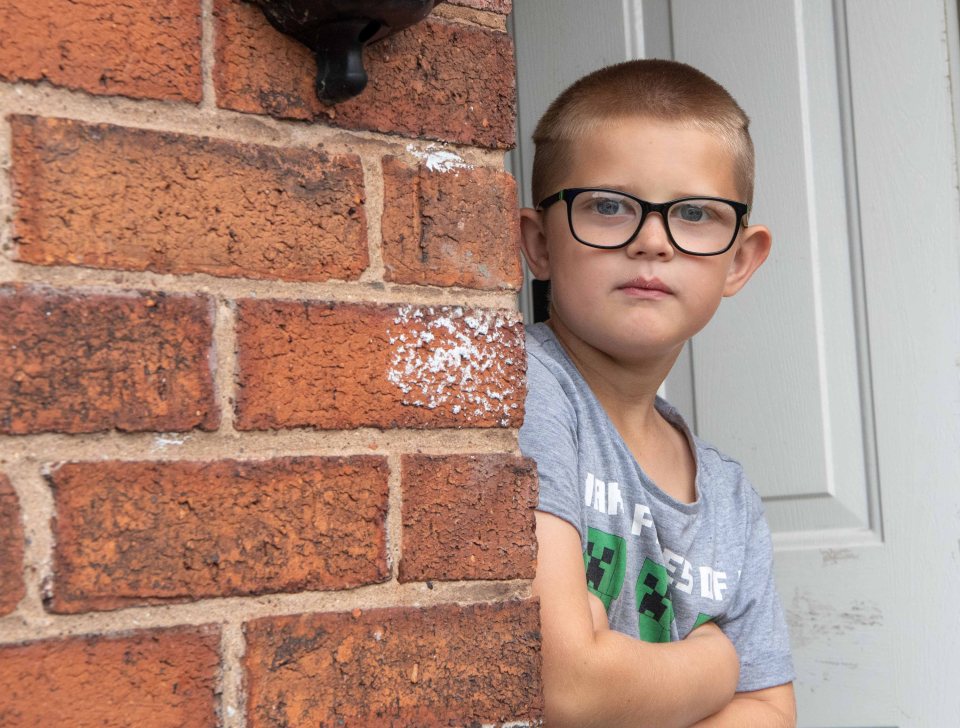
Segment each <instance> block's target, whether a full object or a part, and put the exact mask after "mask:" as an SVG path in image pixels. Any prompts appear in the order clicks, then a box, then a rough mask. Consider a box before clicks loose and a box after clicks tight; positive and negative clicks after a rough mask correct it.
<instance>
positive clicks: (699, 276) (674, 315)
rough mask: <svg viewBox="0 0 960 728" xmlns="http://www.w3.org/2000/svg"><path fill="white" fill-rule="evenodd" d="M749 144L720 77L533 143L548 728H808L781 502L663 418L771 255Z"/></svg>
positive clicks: (547, 121) (658, 64) (743, 120)
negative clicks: (684, 367) (675, 391)
mask: <svg viewBox="0 0 960 728" xmlns="http://www.w3.org/2000/svg"><path fill="white" fill-rule="evenodd" d="M748 124H749V121H748V119H747V117H746V115H745V114H744V113H743V111H742V110H741V109H740V107H739V106H738V105H737V103H736V102H735V101H734V100H733V98H731V97H730V95H729V94H728V93H727V92H726V91H725V90H724V89H723V88H722V87H721V86H719V85H718V84H717V83H716V82H714V81H713V80H712V79H710V78H708V77H707V76H705V75H704V74H702V73H700V72H699V71H697V70H695V69H693V68H691V67H689V66H686V65H684V64H680V63H675V62H671V61H654V60H642V61H630V62H627V63H622V64H618V65H616V66H611V67H608V68H604V69H601V70H599V71H597V72H595V73H592V74H590V75H588V76H586V77H584V78H583V79H581V80H580V81H578V82H577V83H575V84H574V85H573V86H571V87H570V88H569V89H567V90H566V91H565V92H564V93H563V94H561V95H560V97H559V98H557V100H556V101H554V103H553V104H552V105H551V107H550V108H549V109H548V110H547V112H546V114H545V115H544V117H543V118H542V119H541V121H540V123H539V125H538V126H537V129H536V132H535V134H534V141H535V143H536V155H535V161H534V167H533V194H534V200H535V201H536V202H537V207H536V209H525V210H523V211H521V225H522V232H523V235H522V246H523V252H524V256H525V257H526V260H527V263H528V264H529V267H530V270H531V271H532V272H533V275H534V276H535V277H536V278H538V279H540V280H549V281H550V285H551V300H550V319H549V321H547V322H546V324H536V325H534V326H531V327H530V328H529V329H528V334H527V344H528V395H527V404H526V419H525V421H524V424H523V427H522V429H521V431H520V446H521V449H522V450H523V452H524V453H525V454H526V455H528V456H530V457H532V458H533V459H534V460H536V462H537V467H538V471H539V474H540V504H539V506H538V511H537V539H538V541H539V557H538V565H537V573H536V578H535V580H534V592H535V594H536V595H537V596H538V597H539V598H540V609H541V624H542V630H543V684H544V693H545V701H546V719H547V725H549V726H577V727H581V726H620V725H623V726H656V727H657V728H664V727H666V726H690V725H698V726H699V725H703V726H706V725H718V726H720V725H724V726H726V725H729V726H738V727H742V726H792V725H794V723H795V704H794V695H793V686H792V680H793V668H792V665H791V658H790V651H789V643H788V637H787V633H786V627H785V624H784V619H783V614H782V610H781V607H780V604H779V601H778V598H777V595H776V592H775V590H774V583H773V575H772V568H771V567H772V565H771V559H772V552H771V547H770V535H769V531H768V528H767V525H766V523H765V521H764V517H763V508H762V505H761V502H760V498H759V497H758V496H757V494H756V492H755V491H754V490H753V488H752V487H751V486H750V484H749V483H748V482H747V480H746V478H745V477H744V475H743V473H742V471H741V469H740V466H739V464H738V463H736V462H735V461H733V460H731V459H729V458H728V457H726V456H725V455H723V454H721V453H720V452H718V451H717V450H716V449H714V448H713V447H711V446H710V445H708V444H706V443H704V442H702V441H700V440H699V439H697V438H696V437H694V436H693V435H692V434H691V433H690V430H689V429H688V428H687V426H686V425H685V424H684V422H683V420H682V419H681V418H680V416H679V415H678V414H677V412H676V411H675V410H674V409H673V408H671V406H670V405H669V404H667V403H666V402H664V401H663V400H661V399H659V398H658V397H657V389H658V388H659V387H660V385H661V383H662V382H663V380H664V379H665V377H666V376H667V373H668V372H669V371H670V368H671V367H672V366H673V364H674V362H675V361H676V359H677V356H678V355H679V353H680V350H681V349H682V347H683V344H684V342H686V341H687V340H688V339H689V338H690V337H691V336H693V335H694V334H695V333H696V332H697V331H699V330H700V329H701V328H702V327H703V326H704V325H706V323H707V322H708V321H709V320H710V317H711V316H712V315H713V313H714V312H715V311H716V309H717V307H718V306H719V304H720V300H721V298H723V297H724V296H732V295H734V294H735V293H736V292H737V291H739V290H740V289H741V288H742V287H743V286H744V284H746V282H747V280H749V278H750V276H751V275H752V274H753V273H754V271H756V269H757V268H758V267H759V266H760V265H761V264H762V263H763V261H764V259H765V258H766V257H767V253H768V252H769V250H770V242H771V237H770V232H769V231H768V230H767V229H766V228H765V227H763V226H760V225H749V224H748V223H747V216H748V212H749V205H750V202H751V199H752V194H753V144H752V142H751V140H750V136H749V133H748V131H747V126H748ZM584 577H586V578H584Z"/></svg>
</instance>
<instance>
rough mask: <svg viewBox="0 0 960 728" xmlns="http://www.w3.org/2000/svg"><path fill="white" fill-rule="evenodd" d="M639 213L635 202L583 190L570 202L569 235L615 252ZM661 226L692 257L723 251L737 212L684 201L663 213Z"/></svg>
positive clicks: (708, 203) (634, 227)
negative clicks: (570, 226)
mask: <svg viewBox="0 0 960 728" xmlns="http://www.w3.org/2000/svg"><path fill="white" fill-rule="evenodd" d="M642 217H643V209H642V207H641V206H640V203H639V202H637V201H636V200H634V199H632V198H630V197H625V196H622V195H618V194H616V193H615V192H608V191H603V190H585V191H583V192H581V193H580V194H578V195H577V196H576V197H575V198H574V199H573V200H571V201H570V222H571V224H572V226H573V233H574V235H576V236H577V237H578V238H580V239H581V240H582V241H584V242H586V243H589V244H590V245H596V246H599V247H604V248H606V247H610V248H615V247H618V246H621V245H623V244H624V243H626V242H627V241H628V240H630V239H631V238H632V237H633V235H634V234H635V233H636V232H637V228H638V227H639V225H640V220H641V218H642ZM665 222H666V224H667V227H668V229H669V231H670V234H671V236H672V237H673V240H674V242H675V243H676V244H677V245H678V246H679V247H680V248H683V249H684V250H688V251H690V252H692V253H714V252H717V251H720V250H723V249H724V248H726V247H727V246H728V245H729V244H730V241H731V240H732V239H733V236H734V235H735V233H736V231H737V212H736V210H735V209H734V208H733V207H732V206H731V205H730V204H728V203H726V202H723V201H720V200H710V199H687V200H682V201H680V202H677V203H674V204H673V205H671V206H670V208H669V209H668V210H667V214H666V219H665Z"/></svg>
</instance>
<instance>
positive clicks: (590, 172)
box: [561, 118, 737, 201]
mask: <svg viewBox="0 0 960 728" xmlns="http://www.w3.org/2000/svg"><path fill="white" fill-rule="evenodd" d="M571 147H572V148H571V154H570V157H569V159H570V163H569V165H568V168H567V169H566V170H564V173H563V181H562V184H561V186H562V187H601V186H604V187H615V188H617V189H623V190H624V191H626V192H631V193H633V194H636V195H638V196H641V197H646V198H647V199H650V200H651V201H660V200H665V199H669V198H672V197H682V196H686V195H710V196H715V197H731V198H736V197H737V185H736V174H735V158H734V153H733V150H732V149H731V148H730V146H729V144H727V143H726V142H725V140H724V139H723V138H721V137H720V136H719V135H718V134H716V133H714V132H711V131H707V130H704V129H702V128H699V127H696V126H694V125H692V124H690V123H684V122H674V121H662V120H652V119H646V118H627V119H621V120H616V121H608V122H603V123H601V124H598V125H596V126H595V127H593V128H592V129H590V130H589V131H586V132H584V133H583V134H582V135H581V136H580V138H578V139H576V140H574V141H572V142H571Z"/></svg>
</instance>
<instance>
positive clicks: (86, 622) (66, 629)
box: [0, 579, 531, 649]
mask: <svg viewBox="0 0 960 728" xmlns="http://www.w3.org/2000/svg"><path fill="white" fill-rule="evenodd" d="M530 594H531V591H530V581H529V580H526V579H514V580H509V581H450V582H438V581H434V582H431V586H427V584H426V583H423V582H412V583H407V584H397V583H395V582H385V583H382V584H371V585H368V586H362V587H356V588H354V589H347V590H342V591H327V592H299V593H293V594H264V595H260V596H245V597H217V596H211V597H205V598H203V599H199V600H197V601H193V602H190V601H184V602H182V603H178V604H163V605H143V606H130V607H126V608H123V609H119V610H115V611H101V612H86V613H82V614H51V613H47V612H42V613H40V614H37V613H35V612H33V611H32V610H24V609H23V608H22V606H21V609H20V610H18V611H16V612H13V613H12V614H10V615H7V616H5V617H3V618H0V644H17V643H22V642H33V641H37V640H42V639H51V638H64V637H71V636H78V635H94V634H117V633H123V632H131V631H137V630H149V629H169V628H173V627H190V626H200V625H208V624H211V623H212V621H213V620H211V615H217V618H218V619H219V623H220V624H221V625H222V624H223V623H224V622H229V623H231V624H236V625H238V627H237V628H238V629H242V625H243V624H244V623H246V622H249V621H251V620H254V619H259V618H262V617H284V616H292V615H299V614H317V613H348V612H353V611H354V610H357V609H359V610H361V611H362V612H365V613H366V612H369V611H371V610H374V609H384V608H391V607H403V608H425V607H434V606H441V605H449V604H458V605H461V606H466V605H471V604H485V603H491V602H492V603H505V602H511V601H518V600H525V599H528V598H530ZM232 649H235V648H232Z"/></svg>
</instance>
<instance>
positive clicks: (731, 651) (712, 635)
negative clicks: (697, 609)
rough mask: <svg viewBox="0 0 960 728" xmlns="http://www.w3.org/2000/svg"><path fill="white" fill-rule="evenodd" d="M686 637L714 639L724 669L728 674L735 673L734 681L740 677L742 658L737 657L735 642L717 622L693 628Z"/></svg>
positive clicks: (705, 623) (689, 638)
mask: <svg viewBox="0 0 960 728" xmlns="http://www.w3.org/2000/svg"><path fill="white" fill-rule="evenodd" d="M685 639H688V640H691V639H710V640H713V641H714V642H713V645H714V647H715V649H717V650H718V653H717V654H718V656H719V659H720V660H721V663H720V664H721V666H722V669H723V670H725V671H727V674H728V675H729V674H732V675H734V676H735V677H734V683H736V681H737V680H739V678H740V658H739V657H737V650H736V648H735V647H734V646H733V642H731V641H730V639H729V638H728V637H727V636H726V635H725V634H724V633H723V630H722V629H720V628H719V627H718V626H717V625H716V623H715V622H712V621H710V622H704V623H703V624H701V625H700V626H699V627H697V628H696V629H695V630H692V631H691V632H690V634H688V635H687V636H686V638H685Z"/></svg>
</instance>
